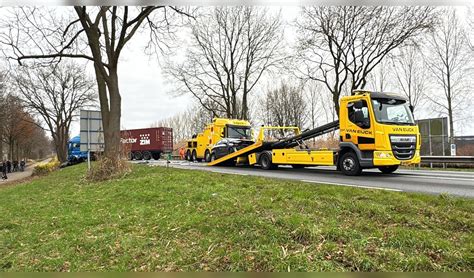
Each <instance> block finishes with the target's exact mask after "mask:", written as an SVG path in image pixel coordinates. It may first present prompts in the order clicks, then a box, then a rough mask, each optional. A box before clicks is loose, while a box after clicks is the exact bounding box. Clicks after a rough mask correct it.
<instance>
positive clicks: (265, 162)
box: [259, 152, 277, 170]
mask: <svg viewBox="0 0 474 278" xmlns="http://www.w3.org/2000/svg"><path fill="white" fill-rule="evenodd" d="M259 161H260V163H259V164H260V167H261V168H262V169H263V170H273V169H276V167H277V166H276V165H275V164H273V163H272V153H271V152H264V153H262V154H261V155H260V159H259Z"/></svg>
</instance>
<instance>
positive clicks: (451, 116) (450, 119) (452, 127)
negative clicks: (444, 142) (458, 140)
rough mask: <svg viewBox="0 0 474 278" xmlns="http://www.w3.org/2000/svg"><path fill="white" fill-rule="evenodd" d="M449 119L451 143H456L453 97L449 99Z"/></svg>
mask: <svg viewBox="0 0 474 278" xmlns="http://www.w3.org/2000/svg"><path fill="white" fill-rule="evenodd" d="M448 121H449V144H454V123H453V108H452V107H451V99H448ZM450 148H451V147H450Z"/></svg>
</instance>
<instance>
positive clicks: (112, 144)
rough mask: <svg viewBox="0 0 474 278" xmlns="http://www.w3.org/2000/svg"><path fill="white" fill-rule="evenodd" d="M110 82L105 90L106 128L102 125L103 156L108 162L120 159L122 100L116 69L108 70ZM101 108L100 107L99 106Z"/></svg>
mask: <svg viewBox="0 0 474 278" xmlns="http://www.w3.org/2000/svg"><path fill="white" fill-rule="evenodd" d="M110 72H111V73H110V82H109V83H108V84H107V85H108V86H107V89H108V91H109V96H110V111H109V113H108V117H107V118H108V119H107V120H108V122H107V125H106V126H107V127H106V126H105V125H104V143H105V150H104V154H105V157H107V158H108V159H110V160H113V161H115V160H117V159H119V158H120V117H121V107H122V98H121V96H120V90H119V85H118V76H117V68H116V67H115V68H113V69H111V70H110ZM101 107H102V105H101Z"/></svg>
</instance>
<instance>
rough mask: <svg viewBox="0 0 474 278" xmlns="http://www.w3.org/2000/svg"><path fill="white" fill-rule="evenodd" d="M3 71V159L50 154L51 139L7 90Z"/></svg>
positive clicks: (0, 94) (0, 127)
mask: <svg viewBox="0 0 474 278" xmlns="http://www.w3.org/2000/svg"><path fill="white" fill-rule="evenodd" d="M6 83H7V78H6V75H5V74H3V73H0V160H3V159H8V160H10V161H20V160H22V159H26V158H33V159H40V158H43V157H45V156H46V155H49V154H50V151H51V148H50V147H49V146H50V141H49V139H48V138H47V136H46V133H45V131H44V130H43V129H42V128H41V126H40V122H39V121H38V120H37V119H36V118H35V116H34V115H33V114H32V113H30V112H29V111H28V109H27V107H25V106H24V105H23V102H22V101H21V100H20V99H19V98H18V97H17V96H15V95H13V94H11V93H10V92H9V91H8V90H7V86H6Z"/></svg>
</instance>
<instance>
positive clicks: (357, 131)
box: [341, 99, 375, 150]
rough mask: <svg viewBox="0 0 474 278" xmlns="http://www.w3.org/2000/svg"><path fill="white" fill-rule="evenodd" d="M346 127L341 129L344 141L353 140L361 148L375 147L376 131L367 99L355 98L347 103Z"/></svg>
mask: <svg viewBox="0 0 474 278" xmlns="http://www.w3.org/2000/svg"><path fill="white" fill-rule="evenodd" d="M346 109H347V118H348V119H347V121H346V128H345V129H341V136H342V141H344V142H352V143H354V144H355V145H356V146H358V147H359V149H360V150H373V149H374V143H375V139H374V133H373V131H372V123H371V122H372V120H371V117H370V109H369V106H368V104H367V101H366V100H365V99H359V100H353V101H350V102H348V103H347V107H346Z"/></svg>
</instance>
